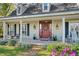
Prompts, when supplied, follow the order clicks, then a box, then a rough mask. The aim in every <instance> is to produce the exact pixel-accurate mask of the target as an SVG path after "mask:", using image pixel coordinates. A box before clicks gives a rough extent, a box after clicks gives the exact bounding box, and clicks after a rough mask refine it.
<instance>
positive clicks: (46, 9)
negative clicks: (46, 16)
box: [42, 3, 50, 12]
mask: <svg viewBox="0 0 79 59" xmlns="http://www.w3.org/2000/svg"><path fill="white" fill-rule="evenodd" d="M49 10H50V4H49V3H44V4H42V11H43V12H49Z"/></svg>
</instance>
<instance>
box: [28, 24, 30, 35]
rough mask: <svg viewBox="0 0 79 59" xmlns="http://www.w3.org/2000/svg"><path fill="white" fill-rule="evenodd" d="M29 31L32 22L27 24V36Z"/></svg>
mask: <svg viewBox="0 0 79 59" xmlns="http://www.w3.org/2000/svg"><path fill="white" fill-rule="evenodd" d="M29 32H30V24H27V36H29Z"/></svg>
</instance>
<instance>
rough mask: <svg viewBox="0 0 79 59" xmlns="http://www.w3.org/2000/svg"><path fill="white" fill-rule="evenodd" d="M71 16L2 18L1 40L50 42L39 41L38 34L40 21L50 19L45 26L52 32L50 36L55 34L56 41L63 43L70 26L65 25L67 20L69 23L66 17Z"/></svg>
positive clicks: (68, 33)
mask: <svg viewBox="0 0 79 59" xmlns="http://www.w3.org/2000/svg"><path fill="white" fill-rule="evenodd" d="M72 17H73V16H72ZM72 17H61V16H55V17H51V16H50V17H34V18H27V19H26V18H25V19H23V18H21V19H15V20H14V19H9V20H8V19H7V20H5V21H4V20H3V21H1V23H2V24H3V40H6V39H18V41H19V42H22V41H23V40H24V42H26V43H41V42H42V43H44V42H45V43H46V42H47V43H48V42H49V43H52V42H53V41H50V40H47V41H41V40H40V36H39V34H40V29H41V27H40V21H44V22H48V21H51V22H50V26H49V27H50V28H49V27H47V28H49V30H51V33H52V35H51V36H52V37H53V36H57V39H58V41H62V42H63V43H65V41H66V39H67V35H70V27H69V29H68V28H67V26H66V25H68V24H67V22H68V23H69V24H70V21H69V20H68V19H71V18H72ZM74 18H75V17H74ZM45 25H46V24H45ZM46 26H48V25H46ZM68 26H69V25H68ZM43 28H44V27H43ZM44 29H46V28H44ZM34 36H35V37H36V38H37V40H34V39H33V37H34ZM43 37H47V36H43ZM68 40H69V39H68Z"/></svg>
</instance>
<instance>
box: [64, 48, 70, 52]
mask: <svg viewBox="0 0 79 59" xmlns="http://www.w3.org/2000/svg"><path fill="white" fill-rule="evenodd" d="M70 50H71V49H70V48H65V49H64V50H63V51H64V52H68V51H70Z"/></svg>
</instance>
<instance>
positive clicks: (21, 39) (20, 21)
mask: <svg viewBox="0 0 79 59" xmlns="http://www.w3.org/2000/svg"><path fill="white" fill-rule="evenodd" d="M21 42H22V21H21V20H20V43H21Z"/></svg>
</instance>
